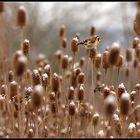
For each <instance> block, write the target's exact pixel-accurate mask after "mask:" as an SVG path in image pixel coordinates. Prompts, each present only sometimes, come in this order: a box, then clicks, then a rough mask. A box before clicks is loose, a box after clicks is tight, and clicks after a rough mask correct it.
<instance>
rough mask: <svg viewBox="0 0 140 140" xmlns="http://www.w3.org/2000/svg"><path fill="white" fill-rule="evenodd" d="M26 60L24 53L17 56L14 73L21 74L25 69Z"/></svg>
mask: <svg viewBox="0 0 140 140" xmlns="http://www.w3.org/2000/svg"><path fill="white" fill-rule="evenodd" d="M27 62H28V61H27V57H26V56H25V55H21V56H19V57H18V59H17V62H16V65H15V73H16V75H17V76H22V75H23V74H24V72H25V71H26V70H27Z"/></svg>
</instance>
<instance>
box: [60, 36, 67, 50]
mask: <svg viewBox="0 0 140 140" xmlns="http://www.w3.org/2000/svg"><path fill="white" fill-rule="evenodd" d="M67 45H68V43H67V38H63V39H62V45H61V46H62V48H64V49H65V48H67Z"/></svg>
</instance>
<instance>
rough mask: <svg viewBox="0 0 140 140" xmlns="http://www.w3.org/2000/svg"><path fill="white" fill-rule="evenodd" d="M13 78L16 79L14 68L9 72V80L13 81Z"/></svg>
mask: <svg viewBox="0 0 140 140" xmlns="http://www.w3.org/2000/svg"><path fill="white" fill-rule="evenodd" d="M13 79H14V72H13V71H12V70H10V71H9V72H8V81H9V82H12V81H13Z"/></svg>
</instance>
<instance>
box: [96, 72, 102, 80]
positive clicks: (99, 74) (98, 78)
mask: <svg viewBox="0 0 140 140" xmlns="http://www.w3.org/2000/svg"><path fill="white" fill-rule="evenodd" d="M96 80H97V81H100V80H101V72H100V71H98V72H97V74H96Z"/></svg>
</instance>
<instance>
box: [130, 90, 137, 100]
mask: <svg viewBox="0 0 140 140" xmlns="http://www.w3.org/2000/svg"><path fill="white" fill-rule="evenodd" d="M130 99H131V101H135V99H136V91H131V93H130Z"/></svg>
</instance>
